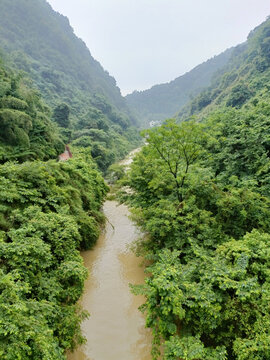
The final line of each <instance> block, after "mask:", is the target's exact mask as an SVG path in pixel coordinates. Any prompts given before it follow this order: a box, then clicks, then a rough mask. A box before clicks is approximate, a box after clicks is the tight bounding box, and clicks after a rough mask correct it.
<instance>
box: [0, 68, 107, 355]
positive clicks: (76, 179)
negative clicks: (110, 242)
mask: <svg viewBox="0 0 270 360" xmlns="http://www.w3.org/2000/svg"><path fill="white" fill-rule="evenodd" d="M52 113H53V112H52V110H51V109H50V108H49V107H48V106H47V105H45V104H44V103H43V101H42V99H41V97H40V95H39V94H38V93H37V91H36V90H33V89H31V88H30V87H29V86H28V85H27V79H25V78H23V77H21V76H20V75H18V73H17V72H14V71H11V70H8V69H7V68H6V67H5V65H4V64H3V63H1V64H0V130H1V132H0V264H1V265H0V324H1V325H0V358H1V359H3V360H11V359H12V360H14V359H41V360H42V359H44V360H45V359H46V360H60V359H65V358H66V357H65V351H66V350H67V349H70V350H72V349H74V348H75V347H76V346H77V345H78V344H81V343H82V342H83V341H84V339H83V336H82V334H81V330H80V324H81V321H82V320H83V319H84V318H85V317H86V316H87V314H86V313H85V312H84V311H82V310H81V309H80V307H79V306H78V305H77V301H78V299H79V298H80V296H81V294H82V292H83V287H84V281H85V279H86V277H87V270H86V269H85V267H84V266H83V262H82V258H81V256H80V253H79V251H80V250H81V249H89V248H90V247H91V246H92V245H93V244H94V243H95V241H96V240H97V238H98V235H99V231H100V225H101V224H102V222H103V214H102V212H101V211H100V208H101V205H102V203H103V201H104V198H105V196H106V193H107V191H108V188H107V186H106V185H105V183H104V180H103V178H102V175H101V173H100V171H99V170H98V167H97V165H96V163H95V162H94V161H93V159H92V156H91V148H89V147H88V148H84V149H82V148H79V147H74V146H73V147H72V152H73V157H72V159H70V160H69V161H66V162H58V161H57V157H58V155H59V154H60V153H61V152H63V150H64V142H63V136H62V135H61V130H60V129H59V127H58V126H57V124H56V123H54V122H53V121H52V120H51V117H52ZM58 115H59V113H58Z"/></svg>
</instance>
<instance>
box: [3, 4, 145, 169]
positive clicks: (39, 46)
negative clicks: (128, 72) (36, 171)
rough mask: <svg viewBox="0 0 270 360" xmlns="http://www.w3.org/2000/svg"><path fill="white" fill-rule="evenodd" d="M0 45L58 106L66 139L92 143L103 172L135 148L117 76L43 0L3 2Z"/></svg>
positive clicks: (135, 136)
mask: <svg viewBox="0 0 270 360" xmlns="http://www.w3.org/2000/svg"><path fill="white" fill-rule="evenodd" d="M0 49H2V51H3V52H4V57H5V58H6V60H7V61H8V62H9V64H10V65H11V66H12V67H15V68H17V69H19V70H23V71H24V72H26V73H27V76H29V77H30V78H31V79H32V81H33V84H34V85H35V86H36V87H37V88H38V90H39V91H40V92H41V94H42V97H43V98H44V99H45V101H46V102H47V103H48V104H49V105H50V106H51V107H52V108H53V109H54V116H53V118H54V119H55V121H56V122H57V123H58V124H59V125H60V126H61V127H62V134H63V135H64V137H65V140H66V142H70V141H71V140H75V141H76V144H77V145H79V146H83V147H89V146H91V148H92V156H93V157H94V158H95V159H96V161H97V162H98V164H99V166H100V168H101V169H102V170H105V169H106V168H107V167H108V166H109V165H110V164H111V163H112V162H114V161H116V160H117V159H119V158H121V157H123V156H124V155H125V154H126V153H127V152H128V151H129V150H130V149H131V148H133V147H135V146H137V142H138V138H139V136H138V134H136V132H135V130H134V129H132V124H134V123H135V118H134V117H133V116H132V115H131V114H130V111H129V109H128V107H127V105H126V101H125V99H124V98H123V97H122V96H121V94H120V90H119V88H118V87H117V86H116V82H115V79H114V78H113V77H111V76H110V75H109V74H108V73H107V72H106V71H104V69H103V68H102V66H101V65H100V64H99V63H98V62H97V61H96V60H95V59H94V58H93V57H92V56H91V54H90V52H89V50H88V48H87V47H86V45H85V44H84V42H83V41H82V40H81V39H79V38H77V37H76V35H75V34H74V32H73V29H72V28H71V26H70V24H69V21H68V19H67V18H66V17H64V16H62V15H60V14H59V13H57V12H55V11H53V9H52V8H51V6H50V5H49V4H48V3H47V2H46V1H45V0H1V2H0ZM59 119H60V121H58V120H59ZM61 119H62V120H64V121H62V120H61Z"/></svg>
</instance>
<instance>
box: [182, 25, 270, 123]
mask: <svg viewBox="0 0 270 360" xmlns="http://www.w3.org/2000/svg"><path fill="white" fill-rule="evenodd" d="M269 79H270V19H267V20H266V21H265V22H264V23H262V24H261V25H260V26H258V27H257V28H255V29H254V30H253V31H251V33H250V34H249V36H248V39H247V41H246V42H245V43H244V44H242V45H239V46H238V47H236V48H235V50H234V51H233V54H232V56H231V58H230V61H229V62H228V64H227V65H226V66H225V67H224V68H223V69H222V74H220V75H219V76H216V78H215V81H214V82H213V84H212V85H211V86H209V87H208V88H207V89H205V90H204V91H203V92H201V93H200V94H199V95H198V96H197V97H195V98H194V99H193V100H192V101H191V102H190V103H189V104H188V105H187V106H185V107H184V108H183V109H182V110H180V111H179V114H178V118H179V119H183V118H188V117H189V116H192V115H196V114H197V115H198V116H199V118H203V117H205V116H207V114H209V113H211V112H213V111H215V110H217V109H220V108H222V107H224V108H228V107H233V108H237V109H239V108H241V107H243V106H245V104H248V103H251V102H254V104H255V103H256V102H258V101H259V100H261V99H269V88H270V81H269Z"/></svg>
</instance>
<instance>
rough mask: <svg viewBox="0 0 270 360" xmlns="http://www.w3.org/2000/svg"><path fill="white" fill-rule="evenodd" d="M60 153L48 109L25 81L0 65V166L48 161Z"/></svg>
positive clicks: (62, 147) (57, 132)
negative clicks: (31, 161)
mask: <svg viewBox="0 0 270 360" xmlns="http://www.w3.org/2000/svg"><path fill="white" fill-rule="evenodd" d="M0 61H1V59H0ZM63 150H64V144H63V141H62V140H61V139H60V135H59V131H58V128H57V126H56V125H55V124H53V122H52V121H51V111H50V109H49V107H48V106H46V105H45V104H44V103H43V102H42V100H41V99H40V96H39V94H38V93H37V92H36V91H34V90H33V89H31V88H30V87H29V86H27V81H26V79H23V78H21V77H20V76H19V75H18V74H17V73H15V72H11V71H10V70H7V69H6V68H5V66H4V64H3V63H0V163H4V162H6V161H8V160H18V161H20V162H22V161H25V160H34V159H40V160H48V159H50V158H56V157H57V156H58V155H59V154H60V153H61V152H63Z"/></svg>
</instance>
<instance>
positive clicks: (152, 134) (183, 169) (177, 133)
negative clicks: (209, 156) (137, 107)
mask: <svg viewBox="0 0 270 360" xmlns="http://www.w3.org/2000/svg"><path fill="white" fill-rule="evenodd" d="M143 134H144V135H145V136H146V138H147V143H148V144H149V146H150V148H151V149H152V152H153V156H154V157H155V158H159V159H161V160H162V163H163V165H164V166H165V168H166V170H167V171H168V172H169V174H170V175H171V177H172V178H173V181H174V185H175V193H176V195H177V198H178V200H179V202H180V203H181V202H182V201H183V199H184V188H185V182H186V180H187V177H188V174H189V171H190V168H191V166H192V165H193V164H194V163H195V162H196V161H197V160H198V159H199V158H200V157H201V156H202V154H203V148H202V143H203V139H204V137H205V134H204V133H203V131H202V126H201V125H200V124H198V123H196V122H194V121H190V122H183V123H181V124H180V125H177V124H176V123H175V121H174V120H167V122H166V123H165V124H164V125H162V126H161V127H159V128H155V129H152V130H146V131H144V132H143Z"/></svg>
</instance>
